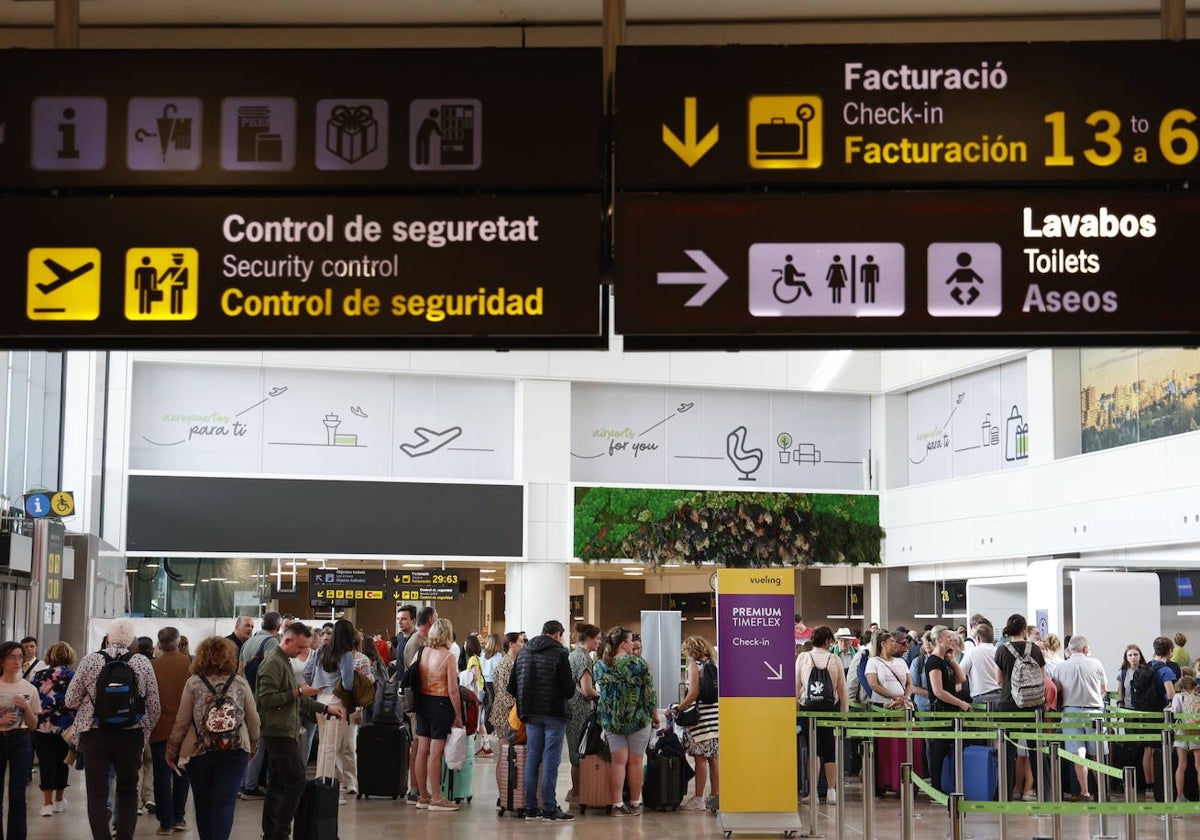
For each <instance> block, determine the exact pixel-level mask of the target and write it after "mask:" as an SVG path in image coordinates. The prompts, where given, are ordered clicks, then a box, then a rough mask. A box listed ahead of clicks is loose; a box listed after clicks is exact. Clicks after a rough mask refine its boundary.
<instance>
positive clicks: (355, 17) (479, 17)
mask: <svg viewBox="0 0 1200 840" xmlns="http://www.w3.org/2000/svg"><path fill="white" fill-rule="evenodd" d="M602 6H603V4H602V2H601V0H590V2H582V0H572V2H568V3H564V2H562V0H503V1H501V0H495V2H477V0H439V2H437V3H430V2H427V0H403V2H391V3H379V2H375V0H343V1H342V2H338V3H336V4H334V3H328V2H325V0H256V2H254V3H244V2H238V0H192V1H191V2H176V3H162V2H159V0H84V2H83V3H82V11H81V18H82V23H83V24H84V25H85V26H122V25H161V26H253V25H279V24H281V22H286V25H287V26H306V25H307V26H312V25H321V24H337V25H340V26H362V25H405V26H422V25H424V26H437V25H449V26H464V25H466V26H475V25H483V26H489V25H517V24H525V23H533V24H566V25H579V24H594V23H598V22H599V19H600V11H601V8H602ZM1187 7H1188V8H1189V9H1191V10H1196V9H1200V3H1197V2H1195V0H1189V2H1188V3H1187ZM1159 8H1160V4H1159V3H1158V2H1155V0H1080V1H1079V2H1076V0H1053V2H1050V1H1049V0H994V1H993V2H989V3H987V4H981V3H978V2H973V0H953V2H942V0H903V2H893V0H850V1H849V2H847V1H846V0H805V2H800V3H797V2H795V0H742V2H737V3H733V2H730V0H690V2H686V3H683V2H676V0H628V3H627V5H626V14H627V19H628V21H629V22H630V23H631V24H638V23H670V22H683V21H687V22H696V21H755V20H763V21H787V20H813V21H836V20H854V19H858V20H867V19H895V18H930V19H948V18H992V19H999V18H1014V17H1016V18H1021V17H1033V18H1037V17H1046V16H1082V15H1104V16H1107V15H1113V16H1123V15H1138V16H1143V15H1153V14H1156V13H1157V12H1158V10H1159ZM52 15H53V4H51V3H48V2H29V0H5V2H3V3H0V25H6V24H7V25H15V26H41V25H46V24H48V23H49V21H50V18H51V16H52Z"/></svg>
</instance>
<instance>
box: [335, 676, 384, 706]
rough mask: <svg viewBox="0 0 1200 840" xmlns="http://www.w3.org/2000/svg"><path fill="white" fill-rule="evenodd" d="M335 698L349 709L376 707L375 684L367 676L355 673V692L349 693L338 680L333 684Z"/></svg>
mask: <svg viewBox="0 0 1200 840" xmlns="http://www.w3.org/2000/svg"><path fill="white" fill-rule="evenodd" d="M333 696H334V697H336V698H337V699H339V700H341V701H342V705H343V706H345V707H346V708H348V709H356V708H360V707H363V708H370V707H371V706H373V705H375V683H373V682H371V678H370V677H368V676H367V675H366V674H363V673H360V672H358V671H355V672H354V690H353V691H347V690H346V689H345V687H343V686H342V681H341V680H338V681H337V682H335V683H334V684H333Z"/></svg>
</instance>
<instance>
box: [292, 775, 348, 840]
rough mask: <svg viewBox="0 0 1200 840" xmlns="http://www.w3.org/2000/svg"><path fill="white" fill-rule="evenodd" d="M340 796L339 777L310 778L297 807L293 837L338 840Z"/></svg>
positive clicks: (308, 839)
mask: <svg viewBox="0 0 1200 840" xmlns="http://www.w3.org/2000/svg"><path fill="white" fill-rule="evenodd" d="M340 796H341V785H340V784H339V783H338V780H337V779H329V778H325V779H311V780H309V781H308V782H307V783H306V784H305V785H304V792H303V793H302V794H301V795H300V804H299V806H297V808H296V819H295V821H294V822H293V824H292V837H293V838H295V840H337V836H338V798H339V797H340Z"/></svg>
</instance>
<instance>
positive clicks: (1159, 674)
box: [1129, 636, 1180, 790]
mask: <svg viewBox="0 0 1200 840" xmlns="http://www.w3.org/2000/svg"><path fill="white" fill-rule="evenodd" d="M1174 652H1175V642H1173V641H1172V640H1171V639H1168V638H1167V637H1166V636H1159V637H1158V638H1157V639H1155V640H1154V658H1153V659H1151V660H1150V661H1149V662H1147V663H1146V664H1145V665H1143V666H1142V667H1140V668H1138V669H1137V670H1136V671H1134V673H1133V678H1132V679H1131V680H1130V684H1129V689H1130V693H1131V694H1132V695H1133V698H1132V703H1133V708H1135V709H1137V710H1138V711H1141V712H1154V713H1156V714H1159V715H1161V714H1162V713H1163V711H1164V710H1166V708H1167V707H1168V706H1169V705H1171V700H1173V699H1174V697H1175V681H1176V680H1177V679H1179V676H1180V672H1179V670H1178V668H1179V666H1178V665H1176V664H1175V663H1174V662H1172V661H1171V654H1172V653H1174ZM1157 770H1158V768H1157V767H1155V762H1154V748H1153V747H1150V746H1148V747H1146V749H1145V750H1143V752H1142V771H1143V772H1144V773H1145V774H1146V785H1147V786H1148V787H1150V788H1151V789H1152V790H1153V788H1154V779H1155V778H1156V776H1157V775H1158V774H1157ZM1164 784H1170V779H1167V780H1164Z"/></svg>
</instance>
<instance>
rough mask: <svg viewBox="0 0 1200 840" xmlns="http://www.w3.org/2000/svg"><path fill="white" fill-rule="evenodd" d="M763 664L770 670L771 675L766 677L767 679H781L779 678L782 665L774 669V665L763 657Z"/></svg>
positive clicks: (781, 674)
mask: <svg viewBox="0 0 1200 840" xmlns="http://www.w3.org/2000/svg"><path fill="white" fill-rule="evenodd" d="M763 664H764V665H766V666H767V670H768V671H770V672H771V676H769V677H767V679H768V680H781V679H783V665H780V666H779V669H778V670H776V669H775V666H774V665H772V664H771V663H770V662H768V661H767V660H765V659H764V660H763Z"/></svg>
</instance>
